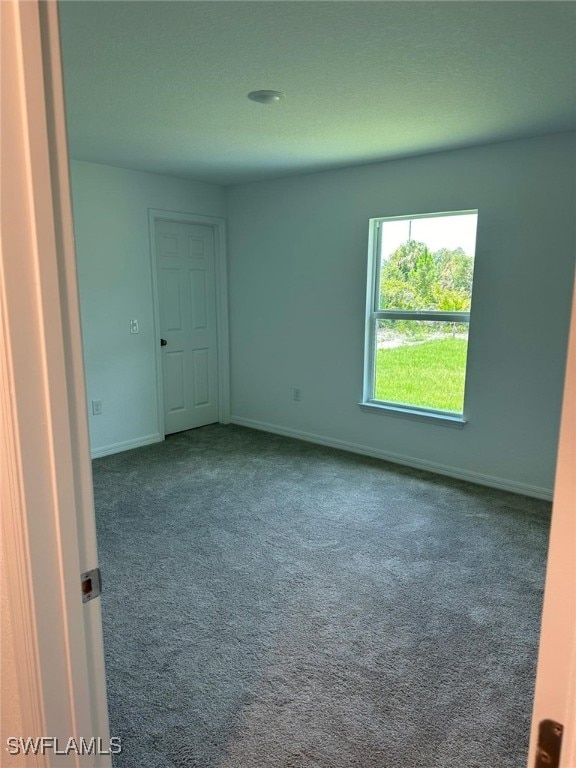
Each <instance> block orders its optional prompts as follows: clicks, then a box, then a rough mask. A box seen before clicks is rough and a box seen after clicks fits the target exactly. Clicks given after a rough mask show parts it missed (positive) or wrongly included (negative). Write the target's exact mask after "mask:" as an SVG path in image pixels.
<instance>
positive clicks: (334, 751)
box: [94, 425, 550, 768]
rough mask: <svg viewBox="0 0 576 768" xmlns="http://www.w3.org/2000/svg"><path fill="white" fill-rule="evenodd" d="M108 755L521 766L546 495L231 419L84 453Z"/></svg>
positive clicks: (278, 766)
mask: <svg viewBox="0 0 576 768" xmlns="http://www.w3.org/2000/svg"><path fill="white" fill-rule="evenodd" d="M94 482H95V497H96V509H97V525H98V541H99V554H100V565H101V568H102V574H103V581H104V591H103V595H102V609H103V617H104V631H105V648H106V660H107V680H108V695H109V707H110V719H111V732H112V734H113V735H114V736H120V737H121V738H122V740H123V753H122V754H121V755H120V756H118V757H117V758H115V765H116V766H118V768H173V767H174V768H180V767H184V766H194V768H522V766H524V765H525V763H526V751H527V743H528V728H529V720H530V709H531V700H532V688H533V681H534V671H535V662H536V652H537V644H538V629H539V615H540V610H541V600H542V590H543V580H544V570H545V559H546V548H547V537H548V526H549V515H550V505H549V504H547V503H545V502H541V501H536V500H533V499H528V498H524V497H522V496H516V495H514V494H510V493H504V492H500V491H496V490H491V489H488V488H481V487H479V486H474V485H470V484H468V483H465V482H461V481H457V480H450V479H447V478H441V477H438V476H435V475H432V474H427V473H425V472H419V471H416V470H411V469H407V468H403V467H398V466H395V465H391V464H387V463H384V462H381V461H378V460H374V459H368V458H363V457H359V456H355V455H351V454H347V453H344V452H341V451H336V450H332V449H329V448H322V447H320V446H315V445H311V444H308V443H302V442H299V441H296V440H291V439H288V438H283V437H277V436H274V435H268V434H264V433H259V432H255V431H253V430H249V429H245V428H242V427H237V426H222V425H213V426H210V427H204V428H202V429H198V430H194V431H191V432H184V433H180V434H178V435H173V436H171V437H169V438H168V439H167V440H166V442H165V443H160V444H157V445H153V446H149V447H146V448H141V449H137V450H132V451H129V452H126V453H122V454H116V455H114V456H109V457H106V458H103V459H98V460H97V461H95V462H94Z"/></svg>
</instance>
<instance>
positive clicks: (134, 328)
mask: <svg viewBox="0 0 576 768" xmlns="http://www.w3.org/2000/svg"><path fill="white" fill-rule="evenodd" d="M130 333H140V328H139V327H138V320H130Z"/></svg>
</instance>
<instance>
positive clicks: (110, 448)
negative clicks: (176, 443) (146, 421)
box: [91, 432, 164, 459]
mask: <svg viewBox="0 0 576 768" xmlns="http://www.w3.org/2000/svg"><path fill="white" fill-rule="evenodd" d="M163 440H164V437H163V436H162V435H161V434H160V433H159V432H155V433H154V434H153V435H144V437H137V438H136V439H135V440H123V441H122V442H120V443H111V444H110V445H104V446H102V448H95V449H94V450H92V451H91V456H92V458H93V459H98V458H100V457H101V456H109V455H110V454H112V453H121V452H122V451H129V450H131V449H132V448H141V447H142V446H143V445H151V444H152V443H161V442H162V441H163Z"/></svg>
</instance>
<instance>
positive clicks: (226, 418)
mask: <svg viewBox="0 0 576 768" xmlns="http://www.w3.org/2000/svg"><path fill="white" fill-rule="evenodd" d="M157 221H174V222H177V223H180V224H201V225H203V226H208V227H212V230H213V232H214V273H215V283H216V337H217V344H218V355H217V357H218V421H219V422H220V424H229V423H230V326H229V319H228V264H227V257H226V220H225V219H222V218H220V217H217V216H204V215H201V214H196V213H182V212H180V211H164V210H162V209H160V208H149V209H148V226H149V232H150V271H151V275H152V305H153V311H154V344H155V349H154V359H155V364H156V393H157V410H158V432H159V433H160V435H161V437H162V439H164V438H165V437H166V431H165V429H166V427H165V423H164V380H163V375H162V351H161V348H160V343H159V340H160V299H159V292H158V273H157V263H156V222H157Z"/></svg>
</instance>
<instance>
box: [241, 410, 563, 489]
mask: <svg viewBox="0 0 576 768" xmlns="http://www.w3.org/2000/svg"><path fill="white" fill-rule="evenodd" d="M231 422H232V424H238V425H239V426H241V427H250V428H251V429H258V430H260V431H262V432H272V433H273V434H275V435H284V436H285V437H294V438H296V439H297V440H304V441H305V442H307V443H317V444H318V445H326V446H328V447H329V448H338V449H339V450H342V451H349V452H350V453H358V454H360V455H361V456H370V457H372V458H374V459H383V460H384V461H390V462H392V463H393V464H401V465H402V466H406V467H413V468H414V469H423V470H426V471H427V472H434V473H435V474H437V475H446V476H447V477H454V478H456V479H458V480H467V481H468V482H471V483H476V484H477V485H486V486H488V487H490V488H497V489H499V490H502V491H511V492H512V493H519V494H521V495H523V496H531V497H533V498H536V499H544V500H545V501H550V500H551V499H552V490H551V489H549V488H542V487H541V486H539V485H529V484H528V483H518V482H516V481H515V480H506V479H505V478H503V477H496V476H494V475H484V474H482V473H481V472H471V471H470V470H466V469H461V468H459V467H451V466H449V465H447V464H439V463H438V462H435V461H426V460H424V459H416V458H413V457H412V456H405V455H403V454H401V453H391V452H390V451H381V450H378V449H376V448H370V447H369V446H367V445H362V444H360V443H350V442H348V441H346V440H337V439H335V438H332V437H324V436H323V435H316V434H313V433H311V432H302V431H301V430H298V429H290V428H288V427H280V426H278V425H277V424H270V423H268V422H265V421H255V420H254V419H245V418H242V417H241V416H232V418H231Z"/></svg>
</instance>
